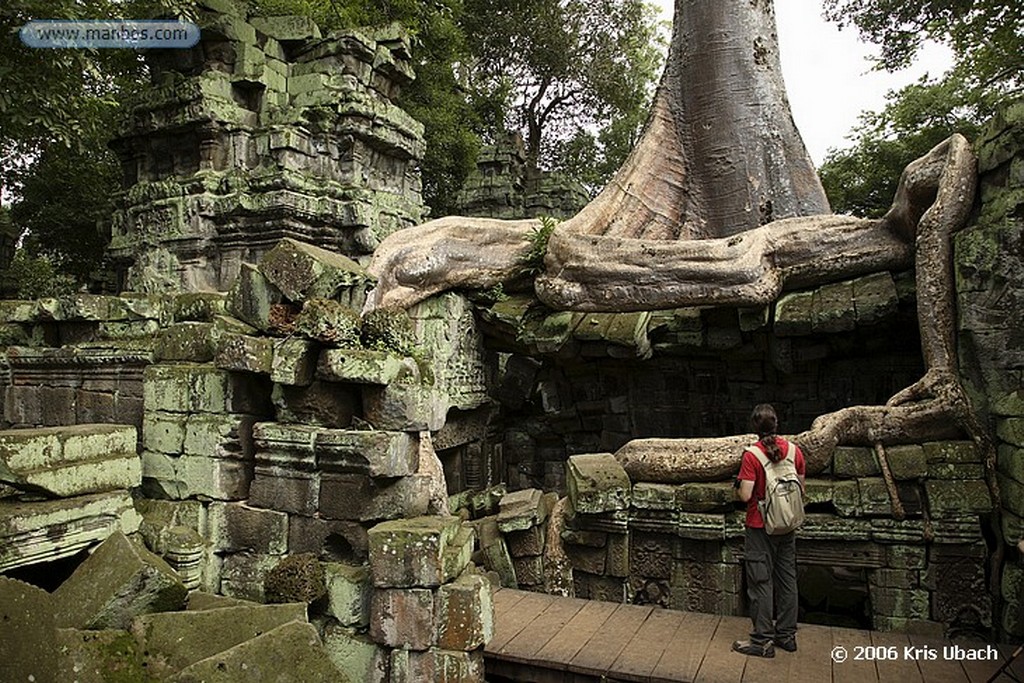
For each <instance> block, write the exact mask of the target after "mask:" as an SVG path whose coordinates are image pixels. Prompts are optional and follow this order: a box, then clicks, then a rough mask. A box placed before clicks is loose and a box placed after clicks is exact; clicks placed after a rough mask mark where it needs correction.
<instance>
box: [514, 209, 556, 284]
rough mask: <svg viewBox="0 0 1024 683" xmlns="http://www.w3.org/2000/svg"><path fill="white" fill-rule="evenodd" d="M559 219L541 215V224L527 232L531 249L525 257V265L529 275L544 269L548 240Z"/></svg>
mask: <svg viewBox="0 0 1024 683" xmlns="http://www.w3.org/2000/svg"><path fill="white" fill-rule="evenodd" d="M557 225H558V221H557V220H556V219H554V218H552V217H551V216H541V218H540V225H538V226H537V227H535V228H532V229H531V230H530V232H529V233H528V234H527V239H529V240H530V251H529V252H527V254H526V256H525V257H524V258H523V266H524V267H525V268H526V272H527V274H528V275H537V274H538V273H541V272H543V271H544V256H545V255H546V254H547V253H548V242H549V241H550V240H551V233H552V232H554V230H555V226H557Z"/></svg>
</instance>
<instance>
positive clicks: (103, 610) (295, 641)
mask: <svg viewBox="0 0 1024 683" xmlns="http://www.w3.org/2000/svg"><path fill="white" fill-rule="evenodd" d="M186 603H187V608H186ZM0 638H2V642H3V643H4V657H3V658H0V680H4V681H16V680H17V681H33V680H35V681H41V682H42V681H73V680H74V681H79V683H103V682H105V681H111V680H125V681H174V682H175V683H191V682H195V683H198V682H199V681H205V682H207V683H215V682H222V683H242V682H246V681H249V682H252V683H262V682H265V681H279V682H282V683H284V682H287V681H293V682H294V683H300V682H301V683H307V682H308V681H315V680H323V681H327V680H330V681H356V680H358V679H356V678H354V677H350V676H348V675H346V673H345V672H342V671H340V670H339V669H338V668H337V667H336V666H335V665H334V664H333V663H332V662H331V660H330V657H329V656H328V654H327V651H326V650H325V649H324V647H323V644H322V642H321V640H320V637H319V635H318V633H317V630H316V628H315V627H314V626H313V625H312V624H310V623H309V622H308V621H307V613H306V605H305V604H304V603H289V604H279V605H259V604H254V603H245V602H242V601H238V600H231V599H228V598H222V597H220V596H215V595H210V594H203V593H192V594H191V595H188V591H187V589H186V587H185V585H184V584H183V583H182V582H181V579H180V578H179V577H178V576H177V574H176V573H175V572H174V571H173V570H172V569H171V567H170V566H168V565H167V564H166V563H164V562H163V561H162V560H161V559H160V558H159V557H157V556H156V555H153V554H152V553H150V552H149V551H147V550H146V549H145V548H143V547H142V546H141V545H140V544H138V543H137V542H136V541H132V540H129V539H128V538H127V537H126V536H124V535H123V534H121V533H115V534H113V535H111V536H110V537H109V538H107V540H105V541H104V542H103V543H101V544H100V545H99V546H97V548H96V550H95V552H94V553H93V554H92V555H91V556H90V557H89V558H88V559H87V560H86V561H85V562H83V563H82V564H81V565H79V567H78V568H77V569H76V570H75V573H74V574H72V575H71V577H70V578H68V579H67V580H66V581H65V582H64V583H62V584H61V585H60V586H59V587H58V588H57V590H56V591H55V592H53V593H52V594H51V593H47V592H46V591H44V590H41V589H39V588H36V587H34V586H31V585H29V584H26V583H22V582H20V581H16V580H13V579H7V578H3V577H0ZM41 653H46V654H45V655H41Z"/></svg>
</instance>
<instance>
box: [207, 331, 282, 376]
mask: <svg viewBox="0 0 1024 683" xmlns="http://www.w3.org/2000/svg"><path fill="white" fill-rule="evenodd" d="M273 363H274V340H273V339H272V338H270V337H253V336H250V335H247V334H225V335H224V336H223V337H221V339H220V343H219V348H218V350H217V355H216V356H215V358H214V364H215V365H216V366H217V367H218V368H219V369H221V370H233V371H238V372H254V373H259V374H263V375H269V374H270V371H271V369H272V368H273Z"/></svg>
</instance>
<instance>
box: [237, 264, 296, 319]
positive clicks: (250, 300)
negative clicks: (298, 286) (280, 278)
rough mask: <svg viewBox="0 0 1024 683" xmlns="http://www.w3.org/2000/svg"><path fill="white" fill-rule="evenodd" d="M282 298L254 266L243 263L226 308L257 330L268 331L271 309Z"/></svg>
mask: <svg viewBox="0 0 1024 683" xmlns="http://www.w3.org/2000/svg"><path fill="white" fill-rule="evenodd" d="M283 300H284V294H283V293H282V292H281V290H279V289H278V288H277V287H275V286H274V285H273V284H272V283H271V282H270V281H269V280H267V278H266V277H265V276H264V275H263V273H262V272H260V270H259V269H257V268H256V267H255V266H253V265H250V264H248V263H243V264H242V266H241V270H240V271H239V274H238V279H237V280H235V283H234V285H232V287H231V291H230V292H228V300H227V310H228V311H229V312H230V313H231V315H233V316H235V317H236V318H238V319H240V320H244V321H245V322H247V323H248V324H250V325H252V326H253V327H255V328H256V329H258V330H262V331H263V332H270V331H271V329H272V327H273V325H272V324H271V310H272V309H273V307H274V306H275V305H277V304H280V303H281V302H282V301H283Z"/></svg>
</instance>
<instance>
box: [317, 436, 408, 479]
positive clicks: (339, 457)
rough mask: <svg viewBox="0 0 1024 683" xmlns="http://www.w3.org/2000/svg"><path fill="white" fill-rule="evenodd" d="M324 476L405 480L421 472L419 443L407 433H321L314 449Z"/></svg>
mask: <svg viewBox="0 0 1024 683" xmlns="http://www.w3.org/2000/svg"><path fill="white" fill-rule="evenodd" d="M314 448H315V450H316V455H317V462H318V464H319V466H320V469H321V471H324V472H359V473H362V472H365V473H366V474H369V475H370V476H371V477H405V476H408V475H412V474H415V473H416V472H417V470H418V469H419V443H418V441H417V439H416V438H414V437H413V435H411V434H408V433H406V432H383V431H353V430H326V429H325V430H321V431H320V432H318V433H317V435H316V442H315V446H314Z"/></svg>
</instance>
